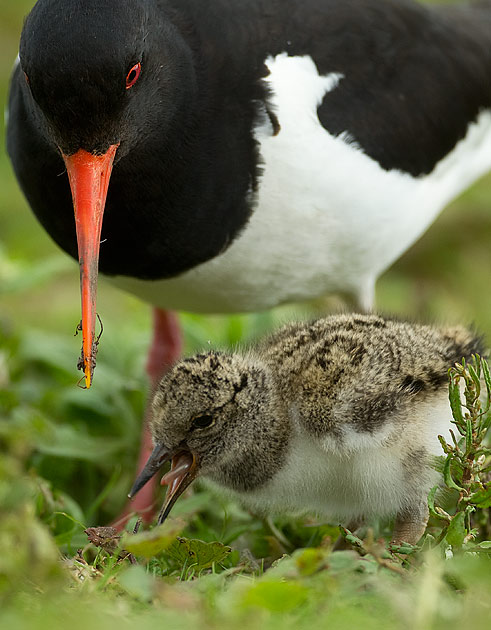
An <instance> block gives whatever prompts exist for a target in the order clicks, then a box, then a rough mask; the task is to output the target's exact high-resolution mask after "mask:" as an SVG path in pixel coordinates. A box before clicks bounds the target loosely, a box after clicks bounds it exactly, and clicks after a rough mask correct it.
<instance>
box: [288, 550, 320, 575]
mask: <svg viewBox="0 0 491 630" xmlns="http://www.w3.org/2000/svg"><path fill="white" fill-rule="evenodd" d="M327 556H328V551H327V550H326V549H322V548H318V549H314V548H312V547H310V548H308V549H303V550H302V551H301V552H300V553H299V554H298V555H296V556H295V561H296V564H297V568H298V571H299V573H300V575H313V574H314V573H317V572H318V571H320V570H321V569H323V568H324V567H325V566H326V563H327Z"/></svg>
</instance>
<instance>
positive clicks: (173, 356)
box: [114, 308, 182, 528]
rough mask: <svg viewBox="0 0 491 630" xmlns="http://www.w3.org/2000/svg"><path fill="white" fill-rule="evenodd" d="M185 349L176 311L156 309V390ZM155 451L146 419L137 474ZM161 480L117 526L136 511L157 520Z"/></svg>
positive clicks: (152, 363)
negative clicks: (155, 515) (156, 511)
mask: <svg viewBox="0 0 491 630" xmlns="http://www.w3.org/2000/svg"><path fill="white" fill-rule="evenodd" d="M181 352H182V335H181V328H180V326H179V319H178V317H177V315H176V313H174V312H172V311H164V310H162V309H160V308H154V309H153V339H152V344H151V346H150V351H149V353H148V359H147V374H148V377H149V380H150V385H151V388H152V389H153V388H154V387H155V386H156V385H157V383H158V382H159V381H160V379H161V377H162V376H163V374H164V373H165V372H166V371H167V370H168V369H169V368H170V367H171V366H172V365H173V364H174V363H175V362H176V361H177V360H178V359H179V357H180V355H181ZM152 450H153V443H152V437H151V435H150V432H149V431H148V428H147V420H146V418H145V420H144V421H143V430H142V438H141V446H140V455H139V459H138V470H137V473H138V472H140V470H141V469H142V468H143V466H144V465H145V463H146V461H147V459H148V457H149V455H150V453H151V452H152ZM135 477H136V475H135ZM157 482H158V476H157V477H154V478H153V479H151V480H150V481H149V482H148V483H147V485H146V486H145V487H143V488H142V489H141V490H140V492H139V493H138V494H137V495H136V497H135V498H134V499H133V500H132V501H131V503H128V505H127V506H126V509H125V510H124V512H123V514H122V515H121V517H120V518H119V519H118V520H117V522H116V523H114V526H115V527H118V528H122V527H124V525H125V523H126V522H127V521H128V519H129V518H130V517H131V516H132V515H133V514H135V513H137V514H139V515H141V516H142V518H143V520H144V521H146V522H150V521H152V520H153V517H154V514H155V507H154V491H155V487H156V485H157Z"/></svg>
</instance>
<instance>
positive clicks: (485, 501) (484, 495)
mask: <svg viewBox="0 0 491 630" xmlns="http://www.w3.org/2000/svg"><path fill="white" fill-rule="evenodd" d="M470 501H471V503H474V505H476V506H477V507H479V508H482V509H484V508H489V507H491V485H490V486H489V487H488V488H486V489H485V490H478V491H477V492H474V494H472V495H471V496H470Z"/></svg>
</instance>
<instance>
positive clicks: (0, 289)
mask: <svg viewBox="0 0 491 630" xmlns="http://www.w3.org/2000/svg"><path fill="white" fill-rule="evenodd" d="M32 5H33V2H32V0H18V1H17V2H15V3H13V2H4V3H2V4H1V6H0V53H1V54H0V101H1V103H2V105H3V104H4V103H5V102H6V96H7V90H8V80H9V74H10V71H11V67H12V63H13V61H14V59H15V57H16V54H17V46H18V38H19V33H20V30H21V26H22V19H23V16H24V15H25V14H26V13H27V12H28V11H29V9H30V7H31V6H32ZM0 125H1V126H0V134H1V144H2V148H3V147H4V145H5V142H4V131H5V130H4V123H3V121H2V122H1V123H0ZM490 204H491V177H490V176H488V177H486V178H484V179H483V180H481V181H480V182H479V183H477V184H476V185H475V186H474V187H473V188H472V189H471V190H469V191H468V192H466V193H465V194H464V195H463V196H462V197H461V198H460V199H458V200H456V201H455V202H454V203H453V204H452V205H451V206H450V207H448V208H447V209H446V210H445V211H444V212H443V213H442V215H441V216H440V217H439V218H438V219H437V221H436V222H435V223H434V225H433V226H432V227H431V228H430V229H429V230H428V232H427V233H426V234H425V235H424V236H423V238H422V239H421V240H420V241H419V242H418V243H417V244H416V245H414V247H412V248H411V250H410V251H408V252H407V253H406V254H405V255H404V256H403V257H402V258H401V259H400V260H399V261H398V262H397V263H396V264H395V265H393V267H392V268H391V269H389V270H388V271H387V272H386V273H385V274H384V275H383V277H382V278H381V279H380V280H379V282H378V285H377V305H378V308H379V309H380V310H382V311H384V312H389V313H398V314H403V315H406V316H409V317H412V318H417V319H420V320H424V321H437V322H464V323H473V324H475V326H476V327H477V328H478V329H479V330H480V331H482V332H483V333H484V334H485V335H486V336H487V338H488V339H491V293H490V291H489V290H488V282H489V269H490V262H491V253H490V246H489V244H490V243H491V208H490ZM0 300H1V307H0V344H1V346H0V391H2V392H3V393H2V396H3V403H4V407H3V413H4V415H7V416H8V417H9V418H10V419H12V417H15V418H17V420H16V422H17V424H18V426H19V427H23V429H22V430H23V431H24V432H25V435H28V436H30V438H29V439H31V441H32V447H33V448H34V450H35V453H37V455H35V456H34V459H33V460H32V462H33V463H34V464H35V465H36V466H37V469H38V470H40V471H41V473H42V474H43V475H44V476H45V477H47V478H48V479H56V480H57V483H58V484H59V485H60V487H61V488H65V489H68V488H72V489H73V483H74V480H75V479H76V478H77V477H78V476H79V475H80V474H82V473H81V470H82V469H83V470H84V474H87V475H88V479H91V482H90V483H91V484H92V486H90V484H89V483H88V482H87V485H88V486H89V487H88V488H86V489H85V490H83V489H80V491H79V493H78V495H77V500H79V501H81V503H82V504H86V505H89V504H90V502H91V501H93V500H94V496H96V495H97V488H99V489H100V488H101V487H102V486H104V483H105V482H107V481H108V479H109V478H110V477H111V470H112V469H113V465H114V461H112V460H111V459H110V457H109V455H111V454H112V455H113V456H115V454H117V460H118V463H119V465H120V467H121V475H120V476H119V477H118V479H119V481H118V482H116V486H117V490H114V492H113V493H112V494H111V496H112V497H113V499H112V501H111V500H106V501H105V503H104V505H105V506H106V512H105V513H103V514H100V513H99V514H98V517H99V518H106V517H107V515H108V514H110V513H111V511H112V510H114V509H116V507H117V505H120V504H121V502H122V501H123V497H124V488H125V487H127V484H128V483H130V477H131V475H132V471H133V463H134V458H135V456H136V444H137V441H138V440H137V436H138V430H139V429H138V424H139V420H138V417H139V415H141V412H142V408H143V400H144V397H145V387H146V384H145V378H144V368H143V366H144V360H145V352H146V349H147V345H148V341H149V338H150V309H149V307H148V306H147V305H145V304H143V303H141V302H139V301H138V300H136V299H135V298H133V297H131V296H128V295H125V294H123V293H121V292H119V291H117V290H116V289H114V288H113V287H111V286H110V285H108V284H107V283H104V282H103V281H102V282H101V283H100V287H99V298H98V310H99V313H100V314H101V316H102V317H103V320H104V336H103V340H102V343H101V346H100V352H99V357H98V367H97V371H96V375H95V381H94V385H93V388H92V389H91V390H90V391H89V392H84V391H79V390H78V389H77V388H76V383H77V381H78V379H79V377H80V373H78V372H77V371H76V369H75V366H76V361H77V357H78V355H79V350H80V343H81V340H80V338H74V337H73V332H74V329H75V326H76V324H77V322H78V321H79V318H80V306H79V283H78V268H77V266H76V264H75V263H74V262H73V261H72V260H70V259H69V258H68V257H67V256H65V255H64V254H63V253H62V252H61V251H60V250H59V249H58V248H57V247H56V246H55V245H54V244H53V243H52V242H51V240H50V238H49V237H48V236H47V234H46V233H45V232H44V230H43V229H41V227H40V226H39V225H38V223H37V221H36V219H35V218H34V216H33V215H32V214H31V212H30V210H29V208H28V207H27V204H26V202H25V200H24V199H23V197H22V195H21V193H20V191H19V188H18V186H17V183H16V181H15V178H14V175H13V173H12V169H11V167H10V163H9V161H8V158H7V156H6V154H5V151H4V150H2V152H1V153H0ZM340 307H342V302H341V301H340V300H339V299H337V298H330V299H327V300H325V301H324V300H322V301H319V302H318V303H316V304H312V305H307V306H306V305H298V306H296V305H293V306H291V307H288V308H282V309H278V310H277V311H276V312H275V313H267V314H260V315H249V316H244V317H237V316H236V317H231V318H230V317H199V316H196V315H184V316H183V323H184V329H185V333H186V351H187V352H190V351H193V350H195V349H196V348H199V347H202V346H203V345H207V344H210V343H211V344H214V345H230V344H235V343H238V342H243V341H247V340H248V339H250V338H252V337H254V336H256V335H258V334H262V333H263V332H264V331H265V330H267V329H268V328H270V327H271V326H273V325H275V323H276V322H278V321H282V320H284V319H287V318H289V317H302V316H305V315H306V314H311V313H323V312H326V311H327V310H332V309H336V308H340ZM118 405H119V407H118ZM121 406H122V407H124V409H123V408H120V407H121ZM22 409H24V412H25V413H24V416H23V415H22ZM34 411H35V413H36V414H38V415H39V414H40V415H41V416H42V420H39V418H38V420H37V422H38V423H39V424H38V425H36V423H35V422H34V421H33V419H32V418H33V413H34ZM125 414H126V415H125ZM34 415H35V414H34ZM19 417H20V419H19ZM36 417H37V416H36ZM26 418H27V419H26ZM53 423H54V424H53ZM67 423H68V424H67ZM33 425H34V428H33ZM26 427H29V428H26ZM36 427H37V428H36ZM54 427H58V429H57V430H56V431H55V430H54ZM61 427H63V428H61ZM67 427H68V428H67ZM69 427H71V429H70V428H69ZM19 430H20V429H19ZM70 430H72V433H71V434H70V435H68V434H67V435H64V436H63V435H62V434H64V432H65V433H66V432H68V433H70ZM43 432H44V433H43ZM21 433H22V432H21ZM81 435H83V436H85V438H86V442H84V441H83V440H82V441H81V438H80V436H81ZM33 436H34V437H33ZM60 436H61V437H60ZM97 439H99V442H96V441H91V440H97ZM60 440H61V442H62V444H61V445H60V444H59V442H60ZM63 440H64V441H63ZM19 443H22V439H21V438H19ZM57 445H58V446H57ZM84 450H85V455H84ZM87 450H88V451H90V454H87ZM39 453H42V454H43V455H42V456H41V455H39ZM60 457H62V458H64V459H63V465H62V466H61V465H60V460H59V458H60ZM90 462H92V464H93V463H94V462H95V463H96V466H95V468H94V466H93V465H92V464H91V463H90ZM84 466H85V468H84ZM60 468H62V469H63V471H64V472H63V474H60ZM108 501H109V502H108ZM95 514H96V513H94V512H92V516H93V517H94V518H95Z"/></svg>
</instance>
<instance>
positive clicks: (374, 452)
mask: <svg viewBox="0 0 491 630" xmlns="http://www.w3.org/2000/svg"><path fill="white" fill-rule="evenodd" d="M476 352H481V339H480V338H477V337H476V336H475V335H474V334H473V333H472V332H470V331H468V330H466V329H465V328H462V327H452V328H436V327H430V326H422V325H417V324H410V323H405V322H398V321H393V320H391V319H387V318H383V317H377V316H375V315H338V316H331V317H328V318H326V319H320V320H318V321H315V322H313V323H306V324H300V323H297V324H292V325H289V326H286V327H285V328H283V329H281V330H280V331H278V332H277V333H276V334H274V335H273V336H272V337H271V338H269V339H268V340H267V341H265V342H264V343H263V344H262V345H260V346H258V347H257V348H255V349H251V350H250V351H249V352H247V353H246V354H243V355H239V354H231V355H230V354H221V353H217V352H209V353H207V354H201V355H197V356H195V357H191V358H188V359H185V360H183V361H181V362H180V363H178V364H176V365H175V366H174V367H173V368H172V369H171V371H170V372H168V373H167V374H166V375H165V376H164V378H163V379H162V381H161V382H160V384H159V386H158V389H157V391H156V393H155V397H154V400H153V405H152V407H153V417H152V419H151V423H150V427H151V431H152V435H153V440H154V444H155V448H154V451H153V453H152V455H151V457H150V459H149V460H148V462H147V465H146V467H145V469H144V470H143V471H142V473H141V475H140V476H139V478H138V479H137V480H136V482H135V485H134V487H133V489H132V491H131V493H130V496H133V495H134V494H135V493H136V492H138V490H139V489H140V488H141V487H142V486H143V485H144V484H145V483H146V482H147V481H148V480H149V479H150V478H151V477H152V476H154V475H155V474H157V473H158V471H159V470H160V468H161V467H162V465H163V464H164V463H166V462H167V461H168V460H169V459H172V468H171V471H170V472H169V473H167V474H166V475H165V476H164V477H163V480H162V481H163V483H166V484H168V485H169V489H168V493H167V499H166V502H165V504H164V507H163V508H162V511H161V514H160V517H159V522H162V521H163V520H164V519H165V518H166V516H167V514H168V513H169V511H170V509H171V508H172V506H173V504H174V503H175V501H176V499H177V498H178V497H179V495H180V494H181V493H182V492H183V490H184V489H185V488H186V487H187V486H188V485H189V484H190V483H191V481H193V479H195V478H196V477H197V476H198V475H199V476H203V477H205V478H207V479H210V480H211V481H213V482H214V483H215V484H217V485H218V486H220V487H223V488H224V489H226V490H228V491H229V492H232V493H233V494H235V495H236V496H237V497H239V498H240V500H241V501H242V502H243V503H245V504H246V505H247V506H249V507H252V508H253V509H254V510H256V511H262V512H264V513H266V514H271V513H275V512H298V511H309V512H315V513H317V514H321V515H324V516H327V517H329V518H331V519H333V518H334V519H338V520H340V521H341V522H343V523H347V522H349V521H352V520H355V519H356V520H361V519H371V518H373V517H395V526H394V531H393V541H394V542H397V543H400V542H403V541H404V542H408V543H411V544H416V542H417V541H418V540H419V538H420V537H421V536H422V534H423V532H424V529H425V526H426V522H427V520H428V506H427V500H426V497H427V494H428V492H429V490H430V488H431V486H432V485H433V484H434V483H435V482H436V480H435V477H436V473H435V472H434V471H433V470H432V468H431V465H430V464H431V459H432V455H438V454H441V446H440V444H439V441H438V437H437V436H438V435H439V434H440V435H444V436H447V435H448V429H449V428H450V420H451V419H452V414H451V411H450V406H449V401H448V369H449V368H450V367H451V366H452V365H453V364H454V363H455V362H456V361H461V360H462V357H466V358H470V356H471V355H472V354H473V353H476Z"/></svg>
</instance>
